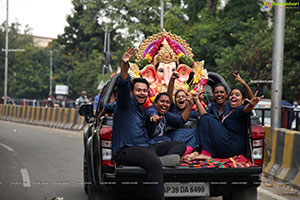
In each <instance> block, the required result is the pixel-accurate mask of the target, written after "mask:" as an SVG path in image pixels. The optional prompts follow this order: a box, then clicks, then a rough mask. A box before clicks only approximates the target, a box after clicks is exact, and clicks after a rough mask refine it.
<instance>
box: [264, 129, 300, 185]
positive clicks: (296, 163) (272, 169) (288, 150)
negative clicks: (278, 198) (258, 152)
mask: <svg viewBox="0 0 300 200" xmlns="http://www.w3.org/2000/svg"><path fill="white" fill-rule="evenodd" d="M299 155H300V132H297V131H292V130H288V129H275V130H274V132H273V141H272V152H271V159H270V161H269V163H268V164H267V166H266V167H265V168H264V170H263V172H264V173H265V174H266V175H268V176H271V177H273V178H274V179H279V180H282V181H287V182H289V183H291V184H293V185H294V186H295V187H297V188H300V170H299V169H300V156H299Z"/></svg>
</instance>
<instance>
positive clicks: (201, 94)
mask: <svg viewBox="0 0 300 200" xmlns="http://www.w3.org/2000/svg"><path fill="white" fill-rule="evenodd" d="M198 94H199V95H198V96H199V100H200V101H203V99H204V96H203V94H204V89H203V88H202V87H201V88H200V90H199V91H198Z"/></svg>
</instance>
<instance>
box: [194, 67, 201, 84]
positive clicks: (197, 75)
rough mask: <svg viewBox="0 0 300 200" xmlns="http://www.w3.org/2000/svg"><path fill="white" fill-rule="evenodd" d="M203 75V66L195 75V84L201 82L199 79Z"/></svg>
mask: <svg viewBox="0 0 300 200" xmlns="http://www.w3.org/2000/svg"><path fill="white" fill-rule="evenodd" d="M201 75H202V68H198V69H197V71H196V74H195V77H194V81H193V84H195V83H198V82H199V80H200V79H201Z"/></svg>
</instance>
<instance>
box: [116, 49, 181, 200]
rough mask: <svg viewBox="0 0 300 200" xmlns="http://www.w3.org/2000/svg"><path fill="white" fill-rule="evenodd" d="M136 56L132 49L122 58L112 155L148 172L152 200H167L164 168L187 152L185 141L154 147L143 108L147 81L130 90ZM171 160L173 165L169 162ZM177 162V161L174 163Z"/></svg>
mask: <svg viewBox="0 0 300 200" xmlns="http://www.w3.org/2000/svg"><path fill="white" fill-rule="evenodd" d="M134 55H135V49H134V48H128V49H127V51H126V52H125V53H124V55H123V57H122V63H121V74H120V77H119V79H118V81H117V96H118V99H117V103H116V107H115V109H114V119H113V135H112V154H113V158H114V159H115V161H116V163H117V165H131V166H132V165H134V166H140V167H142V168H144V169H145V170H146V173H147V176H146V177H147V181H148V183H149V184H147V185H145V187H147V191H148V194H147V195H144V196H145V197H146V198H148V199H155V200H162V199H164V189H163V172H162V166H168V165H175V164H176V163H177V162H178V161H179V159H180V157H181V156H182V155H183V154H184V152H185V149H186V147H185V145H184V143H182V142H176V141H168V142H161V143H157V144H150V143H149V138H148V134H147V132H146V129H145V117H144V111H143V109H142V106H143V105H144V103H145V101H146V99H147V97H148V89H149V83H148V82H147V80H146V79H143V78H137V79H134V80H133V84H132V86H131V87H130V76H129V75H128V67H129V64H128V62H129V60H130V59H131V58H132V57H133V56H134ZM169 161H170V162H169ZM174 161H175V162H174Z"/></svg>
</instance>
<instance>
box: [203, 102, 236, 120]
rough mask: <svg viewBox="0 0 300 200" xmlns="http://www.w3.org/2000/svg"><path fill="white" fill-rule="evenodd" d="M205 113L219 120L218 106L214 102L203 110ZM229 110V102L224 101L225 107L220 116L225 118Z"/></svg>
mask: <svg viewBox="0 0 300 200" xmlns="http://www.w3.org/2000/svg"><path fill="white" fill-rule="evenodd" d="M205 110H206V112H207V113H208V114H211V115H213V116H214V117H215V118H216V119H219V120H220V118H219V117H220V114H219V107H218V104H217V103H216V102H212V103H210V104H209V105H208V106H207V108H206V109H205ZM230 110H231V106H230V104H229V101H228V100H226V101H225V105H224V107H223V112H222V113H221V115H223V116H225V115H227V114H228V113H229V111H230Z"/></svg>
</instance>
